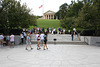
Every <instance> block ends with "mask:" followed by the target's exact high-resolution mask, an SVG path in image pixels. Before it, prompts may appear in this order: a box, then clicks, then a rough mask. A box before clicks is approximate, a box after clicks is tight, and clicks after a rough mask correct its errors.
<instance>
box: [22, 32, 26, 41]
mask: <svg viewBox="0 0 100 67" xmlns="http://www.w3.org/2000/svg"><path fill="white" fill-rule="evenodd" d="M23 34H24V39H25V41H26V32H23Z"/></svg>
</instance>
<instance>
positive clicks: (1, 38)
mask: <svg viewBox="0 0 100 67" xmlns="http://www.w3.org/2000/svg"><path fill="white" fill-rule="evenodd" d="M3 39H4V36H3V34H0V47H3Z"/></svg>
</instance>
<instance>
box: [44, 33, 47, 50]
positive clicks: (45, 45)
mask: <svg viewBox="0 0 100 67" xmlns="http://www.w3.org/2000/svg"><path fill="white" fill-rule="evenodd" d="M45 47H46V49H48V47H47V33H45V34H44V48H43V49H44V50H45Z"/></svg>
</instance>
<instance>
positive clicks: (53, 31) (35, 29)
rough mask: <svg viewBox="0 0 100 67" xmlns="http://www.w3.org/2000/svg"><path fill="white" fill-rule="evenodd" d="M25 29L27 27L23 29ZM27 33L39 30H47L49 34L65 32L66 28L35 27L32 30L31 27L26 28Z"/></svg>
mask: <svg viewBox="0 0 100 67" xmlns="http://www.w3.org/2000/svg"><path fill="white" fill-rule="evenodd" d="M23 30H25V29H23ZM25 31H26V32H27V33H29V32H31V33H34V34H36V33H37V32H40V33H41V32H44V33H45V32H47V33H49V34H65V28H63V29H61V28H60V27H58V28H57V29H56V28H38V27H34V28H33V29H32V30H31V29H28V30H27V29H26V30H25Z"/></svg>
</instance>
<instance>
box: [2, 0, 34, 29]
mask: <svg viewBox="0 0 100 67" xmlns="http://www.w3.org/2000/svg"><path fill="white" fill-rule="evenodd" d="M30 12H31V10H30V9H29V8H28V7H27V5H26V4H23V5H21V4H20V1H16V0H1V1H0V28H2V29H18V28H28V27H29V26H33V25H36V17H35V16H34V15H31V14H30Z"/></svg>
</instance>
